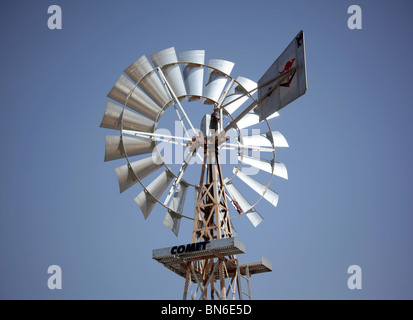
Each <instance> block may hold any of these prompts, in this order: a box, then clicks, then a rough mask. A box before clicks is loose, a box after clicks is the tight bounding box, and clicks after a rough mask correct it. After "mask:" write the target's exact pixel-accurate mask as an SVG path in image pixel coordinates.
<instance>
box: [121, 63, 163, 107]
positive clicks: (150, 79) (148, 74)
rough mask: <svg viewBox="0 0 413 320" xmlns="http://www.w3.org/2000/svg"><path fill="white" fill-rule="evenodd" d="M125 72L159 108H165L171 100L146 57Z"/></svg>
mask: <svg viewBox="0 0 413 320" xmlns="http://www.w3.org/2000/svg"><path fill="white" fill-rule="evenodd" d="M124 72H125V73H126V74H127V75H128V76H129V78H131V79H132V80H133V81H134V82H135V83H137V84H138V86H139V87H140V88H142V90H143V91H144V92H145V93H146V94H147V95H148V96H149V97H151V99H152V100H153V101H155V102H156V103H157V104H158V105H159V106H161V107H164V106H165V105H166V104H167V103H168V101H169V100H170V98H169V94H168V93H167V92H166V90H165V88H164V86H163V85H162V82H161V80H160V79H159V77H158V75H157V74H156V72H155V71H154V69H153V68H152V65H151V64H150V62H149V60H148V58H147V57H146V56H145V55H143V56H142V57H140V58H139V59H138V60H136V61H135V62H134V63H133V64H131V65H130V66H129V67H127V68H126V69H125V70H124Z"/></svg>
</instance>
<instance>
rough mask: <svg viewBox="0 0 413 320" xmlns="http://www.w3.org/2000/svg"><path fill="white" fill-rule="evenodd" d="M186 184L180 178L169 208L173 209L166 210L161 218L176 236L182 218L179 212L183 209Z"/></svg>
mask: <svg viewBox="0 0 413 320" xmlns="http://www.w3.org/2000/svg"><path fill="white" fill-rule="evenodd" d="M188 186H189V185H188V184H187V183H186V182H185V181H182V180H181V181H180V182H179V184H178V187H177V188H176V191H175V194H174V197H173V198H172V201H171V205H170V208H171V210H173V211H170V210H168V212H167V213H166V216H165V219H164V220H163V225H164V226H166V227H167V228H168V229H169V230H171V231H172V232H173V233H174V234H175V235H176V236H178V233H179V226H180V224H181V218H182V216H181V214H182V212H183V209H184V204H185V198H186V192H187V190H188ZM177 213H178V214H177Z"/></svg>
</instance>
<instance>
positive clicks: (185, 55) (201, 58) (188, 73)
mask: <svg viewBox="0 0 413 320" xmlns="http://www.w3.org/2000/svg"><path fill="white" fill-rule="evenodd" d="M179 60H180V61H182V62H188V63H186V64H183V65H182V67H183V69H182V74H183V77H184V82H185V88H186V93H187V94H188V95H190V96H191V97H190V99H189V100H190V101H192V100H199V99H200V98H201V96H202V87H203V84H204V67H203V66H201V65H202V64H204V63H205V50H190V51H183V52H180V53H179Z"/></svg>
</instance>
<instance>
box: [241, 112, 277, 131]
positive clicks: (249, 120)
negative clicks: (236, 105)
mask: <svg viewBox="0 0 413 320" xmlns="http://www.w3.org/2000/svg"><path fill="white" fill-rule="evenodd" d="M279 116H280V115H279V114H278V112H275V113H273V114H272V115H270V116H269V117H268V118H267V120H270V119H272V118H276V117H279ZM260 122H261V121H260V116H259V115H258V114H256V113H254V112H249V113H247V114H246V115H245V116H244V117H243V118H242V119H241V120H240V121H238V122H237V127H238V128H239V129H244V128H248V127H251V126H253V125H256V124H258V123H260Z"/></svg>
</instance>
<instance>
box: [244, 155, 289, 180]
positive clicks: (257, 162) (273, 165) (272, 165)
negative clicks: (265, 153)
mask: <svg viewBox="0 0 413 320" xmlns="http://www.w3.org/2000/svg"><path fill="white" fill-rule="evenodd" d="M238 159H239V160H240V161H241V157H238ZM242 162H243V163H245V164H249V165H250V166H253V167H254V168H257V169H260V170H263V171H265V172H268V173H274V174H275V175H276V176H278V177H280V178H283V179H286V180H288V172H287V168H286V166H285V165H284V163H281V162H274V160H266V159H259V158H255V157H250V156H245V155H244V157H243V159H242Z"/></svg>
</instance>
